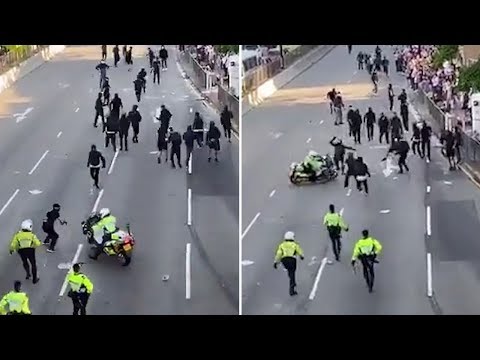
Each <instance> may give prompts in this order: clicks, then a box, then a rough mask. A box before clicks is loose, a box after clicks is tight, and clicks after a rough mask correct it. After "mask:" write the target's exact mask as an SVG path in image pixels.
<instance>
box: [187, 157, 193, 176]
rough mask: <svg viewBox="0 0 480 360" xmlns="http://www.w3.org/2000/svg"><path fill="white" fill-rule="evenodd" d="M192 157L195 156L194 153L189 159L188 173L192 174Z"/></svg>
mask: <svg viewBox="0 0 480 360" xmlns="http://www.w3.org/2000/svg"><path fill="white" fill-rule="evenodd" d="M192 157H193V155H192V154H190V159H188V173H189V174H190V175H191V174H192Z"/></svg>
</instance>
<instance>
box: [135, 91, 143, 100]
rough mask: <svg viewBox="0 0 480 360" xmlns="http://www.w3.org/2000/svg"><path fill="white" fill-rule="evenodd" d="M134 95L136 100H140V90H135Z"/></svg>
mask: <svg viewBox="0 0 480 360" xmlns="http://www.w3.org/2000/svg"><path fill="white" fill-rule="evenodd" d="M135 96H136V97H137V102H140V100H142V90H140V91H137V90H135Z"/></svg>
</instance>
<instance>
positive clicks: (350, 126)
mask: <svg viewBox="0 0 480 360" xmlns="http://www.w3.org/2000/svg"><path fill="white" fill-rule="evenodd" d="M354 118H355V110H353V107H352V105H349V106H348V111H347V123H348V136H353V119H354Z"/></svg>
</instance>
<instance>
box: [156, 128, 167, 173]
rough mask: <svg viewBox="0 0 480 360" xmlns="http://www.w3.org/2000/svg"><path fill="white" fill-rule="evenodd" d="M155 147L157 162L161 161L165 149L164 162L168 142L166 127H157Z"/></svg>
mask: <svg viewBox="0 0 480 360" xmlns="http://www.w3.org/2000/svg"><path fill="white" fill-rule="evenodd" d="M157 134H158V138H157V148H158V158H157V162H158V163H159V164H161V163H162V153H163V152H164V151H165V162H167V161H168V144H167V141H168V139H167V129H165V128H163V127H161V126H160V127H159V128H158V130H157Z"/></svg>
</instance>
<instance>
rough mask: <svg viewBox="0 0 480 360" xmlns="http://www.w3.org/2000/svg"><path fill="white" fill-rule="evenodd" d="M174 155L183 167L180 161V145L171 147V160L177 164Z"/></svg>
mask: <svg viewBox="0 0 480 360" xmlns="http://www.w3.org/2000/svg"><path fill="white" fill-rule="evenodd" d="M174 157H177V164H178V166H179V167H182V164H181V163H180V147H172V148H171V149H170V161H171V163H172V165H173V166H175V162H174Z"/></svg>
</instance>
